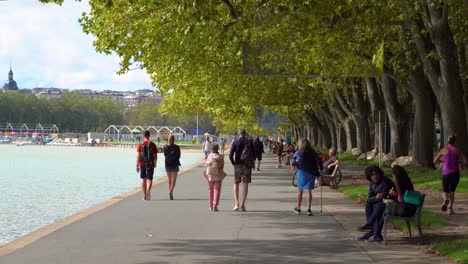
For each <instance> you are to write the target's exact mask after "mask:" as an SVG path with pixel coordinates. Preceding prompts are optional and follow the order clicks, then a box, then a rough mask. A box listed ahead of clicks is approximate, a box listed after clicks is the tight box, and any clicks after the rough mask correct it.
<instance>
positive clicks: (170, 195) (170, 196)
mask: <svg viewBox="0 0 468 264" xmlns="http://www.w3.org/2000/svg"><path fill="white" fill-rule="evenodd" d="M169 200H174V195H173V194H172V192H170V193H169Z"/></svg>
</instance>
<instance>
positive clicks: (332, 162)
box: [322, 148, 340, 175]
mask: <svg viewBox="0 0 468 264" xmlns="http://www.w3.org/2000/svg"><path fill="white" fill-rule="evenodd" d="M328 155H329V156H330V158H329V159H328V160H327V162H325V163H324V164H323V170H322V175H331V174H332V173H333V170H334V169H335V166H337V165H338V164H340V161H339V160H338V158H337V157H336V150H335V149H332V148H331V149H330V150H329V151H328Z"/></svg>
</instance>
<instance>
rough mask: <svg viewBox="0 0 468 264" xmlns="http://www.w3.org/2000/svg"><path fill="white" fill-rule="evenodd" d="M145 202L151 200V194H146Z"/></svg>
mask: <svg viewBox="0 0 468 264" xmlns="http://www.w3.org/2000/svg"><path fill="white" fill-rule="evenodd" d="M146 200H147V201H149V200H151V193H147V194H146Z"/></svg>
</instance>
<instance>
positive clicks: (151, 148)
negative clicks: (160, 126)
mask: <svg viewBox="0 0 468 264" xmlns="http://www.w3.org/2000/svg"><path fill="white" fill-rule="evenodd" d="M143 137H144V138H143V143H141V144H138V147H137V153H138V154H137V160H136V171H137V172H139V173H140V178H141V189H142V191H143V200H147V201H148V200H151V187H152V186H153V175H154V169H155V168H156V164H157V160H158V155H157V154H158V148H157V147H156V144H154V143H153V142H151V141H150V132H149V131H148V130H146V131H145V132H144V133H143Z"/></svg>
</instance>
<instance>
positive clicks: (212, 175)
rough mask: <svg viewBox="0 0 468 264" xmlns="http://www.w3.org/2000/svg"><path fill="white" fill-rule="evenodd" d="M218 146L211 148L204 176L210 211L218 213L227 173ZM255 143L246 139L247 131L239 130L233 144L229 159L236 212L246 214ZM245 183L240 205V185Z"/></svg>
mask: <svg viewBox="0 0 468 264" xmlns="http://www.w3.org/2000/svg"><path fill="white" fill-rule="evenodd" d="M218 150H219V146H218V144H213V145H212V146H211V153H210V154H209V155H208V156H207V159H206V170H205V171H204V173H203V175H204V177H205V178H206V179H207V181H208V190H209V209H210V211H214V212H217V211H218V205H219V197H220V194H221V183H222V180H223V179H224V177H225V176H226V173H225V172H224V156H223V155H221V154H219V152H218ZM254 158H255V156H254V153H253V143H252V141H251V140H248V139H247V138H246V131H245V129H240V130H239V138H238V139H237V140H236V141H235V142H234V143H233V144H232V146H231V151H230V153H229V159H230V161H231V163H232V165H233V166H234V186H233V191H234V208H233V210H234V211H239V210H240V211H242V212H245V211H246V208H245V203H246V201H247V194H248V191H249V183H250V182H251V181H252V168H253V167H254V165H253V164H254ZM240 183H243V188H242V189H243V192H242V203H239V184H240Z"/></svg>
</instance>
